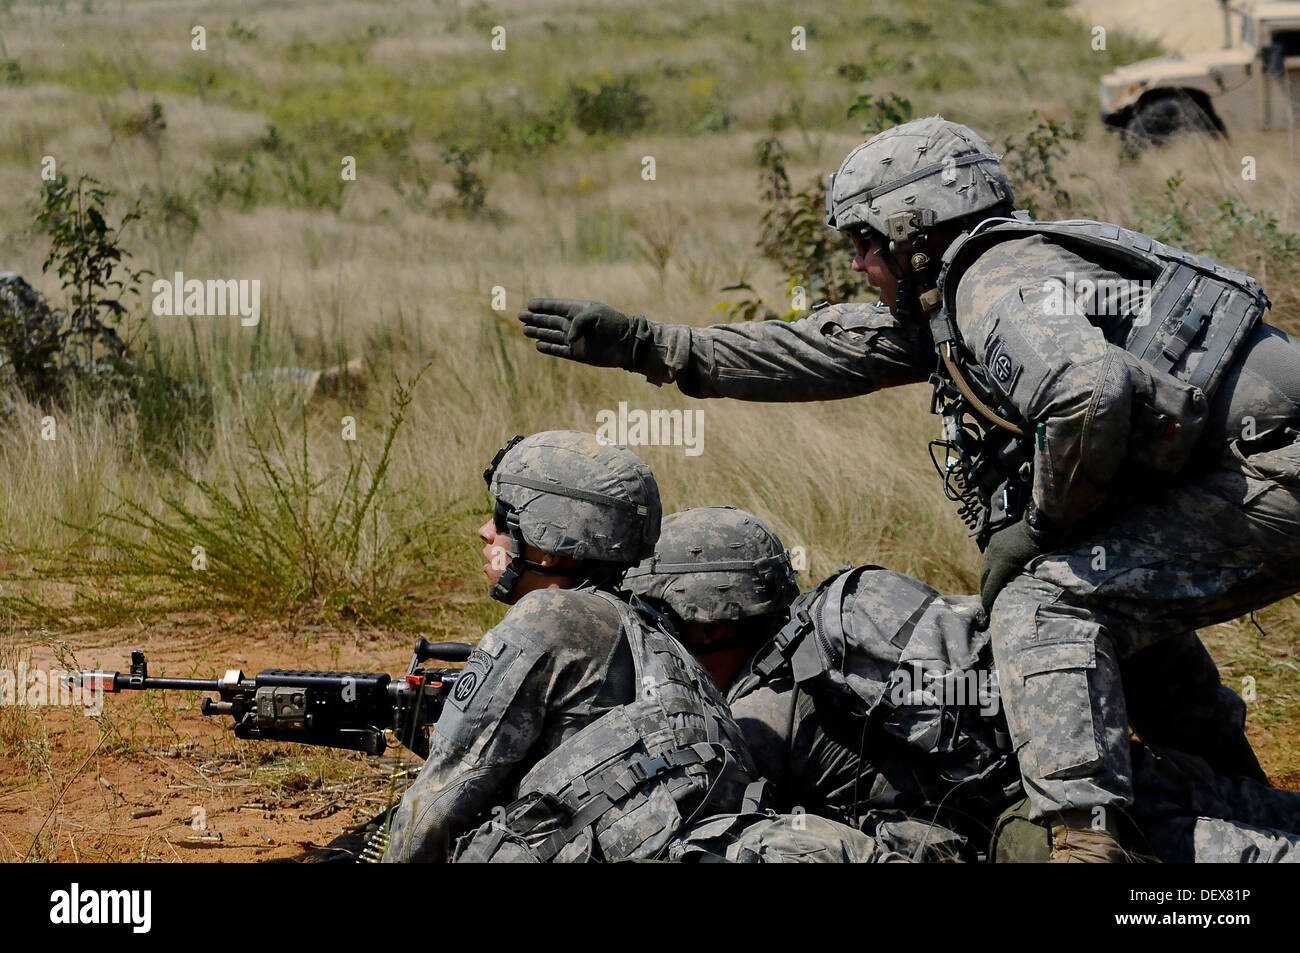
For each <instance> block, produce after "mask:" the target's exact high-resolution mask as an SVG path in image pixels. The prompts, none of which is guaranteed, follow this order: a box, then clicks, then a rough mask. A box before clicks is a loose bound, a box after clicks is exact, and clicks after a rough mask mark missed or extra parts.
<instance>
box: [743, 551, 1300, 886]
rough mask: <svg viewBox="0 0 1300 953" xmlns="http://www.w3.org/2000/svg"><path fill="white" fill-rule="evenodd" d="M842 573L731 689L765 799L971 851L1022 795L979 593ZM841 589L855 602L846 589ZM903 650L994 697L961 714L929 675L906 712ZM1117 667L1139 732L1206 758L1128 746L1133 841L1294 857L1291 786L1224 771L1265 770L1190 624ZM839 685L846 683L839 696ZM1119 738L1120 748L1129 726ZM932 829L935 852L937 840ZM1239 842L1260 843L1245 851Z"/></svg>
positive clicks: (1219, 855) (1159, 848)
mask: <svg viewBox="0 0 1300 953" xmlns="http://www.w3.org/2000/svg"><path fill="white" fill-rule="evenodd" d="M839 578H840V579H843V580H847V581H849V583H850V585H847V586H842V587H837V586H835V585H833V584H832V585H828V586H824V587H822V588H820V589H819V590H817V591H816V592H815V593H814V594H813V601H812V603H804V602H803V600H800V601H799V602H797V603H796V610H797V609H798V608H804V609H805V611H806V613H807V616H808V618H809V619H810V620H814V621H815V623H816V626H817V631H813V630H805V631H804V632H803V633H801V634H800V635H799V636H798V637H797V641H796V642H795V643H794V644H793V645H792V646H791V647H790V649H789V650H787V653H786V655H788V657H789V659H790V662H789V663H788V664H786V665H783V666H781V667H780V668H777V669H776V670H773V671H770V672H769V673H767V674H763V673H761V672H760V671H758V669H759V668H760V667H761V666H762V664H763V659H764V658H765V656H766V655H767V651H766V650H760V651H759V652H757V653H756V654H755V656H754V657H753V659H751V661H750V662H749V663H748V664H747V666H746V669H745V671H744V672H743V674H742V675H741V677H740V678H739V679H738V680H737V681H736V683H735V684H734V685H733V687H732V690H731V692H730V693H729V701H730V702H731V706H732V711H733V712H734V713H735V716H736V719H737V722H738V724H739V725H740V727H741V730H742V731H743V732H744V733H745V736H746V739H747V741H748V746H749V749H750V751H751V753H752V754H753V756H754V759H755V763H756V766H757V770H758V771H759V772H760V773H762V774H764V775H765V776H766V777H767V778H768V779H769V781H770V782H771V786H772V802H773V805H774V807H775V808H776V809H777V810H785V811H789V810H793V809H794V807H796V806H801V807H802V808H803V809H805V810H808V811H809V812H811V813H813V814H824V815H825V816H827V817H829V818H835V819H838V820H840V821H843V822H845V823H848V824H851V825H853V826H855V827H860V828H862V829H864V830H866V831H868V832H870V833H872V834H873V835H874V840H875V841H876V842H877V843H878V844H881V845H883V846H885V847H887V848H889V849H892V850H895V851H898V852H901V853H904V854H905V855H907V856H916V857H917V858H918V859H960V860H972V859H975V856H976V855H977V854H978V853H979V852H980V851H982V850H983V849H984V847H985V845H986V844H987V841H988V835H989V833H990V832H991V831H992V829H993V826H994V822H995V820H996V819H997V817H998V816H999V814H1000V813H1001V812H1002V811H1004V810H1006V809H1007V808H1009V807H1010V806H1011V805H1012V804H1014V803H1015V802H1016V801H1017V800H1019V799H1020V798H1021V797H1022V796H1023V791H1022V788H1021V785H1020V783H1019V778H1018V776H1017V774H1016V773H1015V772H1014V770H1013V771H1012V772H1010V773H1005V772H1001V771H999V766H998V765H997V764H996V762H995V763H993V766H992V770H990V762H989V760H988V758H989V742H988V739H989V738H990V737H996V736H997V735H998V734H999V733H1001V732H1003V731H1005V724H1004V722H1003V719H1002V715H1001V711H1000V705H999V704H998V700H999V698H998V692H999V691H1000V689H999V685H1000V680H999V678H998V677H997V674H996V670H995V669H994V668H993V667H992V666H991V664H990V662H989V660H988V656H987V654H986V653H985V652H984V651H983V650H982V648H981V647H982V646H986V643H987V636H986V635H984V634H982V633H979V632H976V631H974V630H973V627H972V621H973V618H974V614H975V612H974V610H975V607H976V606H977V605H978V600H977V598H976V597H974V596H942V597H939V598H938V599H934V600H933V601H925V600H921V602H920V603H918V592H919V591H920V590H923V589H925V588H928V587H924V586H923V584H921V583H919V582H917V581H916V580H912V579H910V578H909V577H906V576H903V575H902V574H899V573H893V572H890V571H888V570H883V569H877V568H874V567H864V568H862V569H858V570H853V571H851V572H849V573H845V574H843V575H842V576H840V577H839ZM846 589H847V590H849V592H850V593H851V595H852V598H848V599H846V598H845V590H846ZM931 592H933V590H931ZM918 604H923V605H924V606H925V609H924V611H923V613H921V614H920V615H919V616H918V617H917V618H916V620H915V621H916V625H915V628H914V629H913V630H911V632H910V634H905V635H904V637H903V638H899V637H898V633H899V630H900V629H901V628H902V622H901V621H900V620H906V619H909V618H912V614H913V613H915V611H916V607H917V606H918ZM846 613H847V614H848V616H849V618H848V619H846V618H844V616H845V614H846ZM837 617H838V618H837ZM819 632H820V633H822V634H824V635H826V638H824V639H823V638H819V637H818V633H819ZM845 633H848V636H847V637H846V635H845ZM900 641H901V642H902V643H903V648H902V649H901V650H900V649H899V648H898V647H897V646H896V644H895V643H896V642H900ZM913 641H916V642H917V645H916V646H915V647H914V646H912V642H913ZM827 643H829V644H831V645H836V644H839V645H843V646H847V647H849V651H848V653H846V655H847V657H845V658H843V659H841V660H840V661H839V662H838V665H839V666H840V667H842V669H843V671H844V672H846V673H848V676H849V677H848V679H847V680H846V681H845V682H844V683H841V684H840V685H838V686H835V687H834V689H833V690H832V691H829V692H828V691H825V688H826V687H827V684H828V683H827V681H826V679H825V678H824V676H823V675H821V674H819V669H823V668H824V667H825V666H826V664H828V662H827V660H826V659H825V657H824V656H823V654H822V653H823V652H825V649H824V648H820V647H819V646H820V645H824V644H827ZM905 658H906V659H909V660H910V659H927V660H930V661H929V662H928V663H927V664H928V666H929V670H930V671H931V672H934V673H935V674H938V673H940V672H941V671H943V670H945V669H946V670H947V671H948V672H949V673H950V674H949V679H950V680H951V678H952V677H954V676H955V675H957V674H959V673H960V672H961V670H962V669H963V668H964V669H965V670H966V671H971V670H974V671H975V672H976V673H977V674H978V673H980V672H982V673H984V675H985V676H986V677H985V678H983V679H982V680H980V679H977V680H976V684H982V685H984V686H987V687H988V688H989V689H990V690H991V692H992V693H993V697H989V696H987V695H986V696H984V697H983V698H982V702H983V704H982V708H983V711H981V710H979V709H977V708H975V707H973V706H969V707H967V709H966V710H965V712H966V713H965V715H957V716H956V717H955V718H953V717H947V716H949V715H952V714H953V713H954V712H960V711H961V710H962V709H961V708H960V706H953V705H951V699H952V698H954V697H956V696H955V695H949V696H947V697H946V698H945V696H944V695H943V694H942V688H941V686H942V684H943V683H942V681H940V680H927V681H925V685H926V686H927V687H929V688H930V697H927V693H925V692H917V693H914V694H912V695H911V696H910V697H907V698H906V703H905V705H904V706H901V708H900V707H899V706H895V705H891V704H890V703H889V702H888V701H887V699H888V698H889V696H890V694H892V693H891V692H890V691H889V686H890V685H891V684H899V683H900V682H901V683H905V684H909V685H911V684H915V683H916V678H917V677H916V674H915V673H916V669H915V668H914V667H913V666H912V665H911V664H910V662H908V663H904V662H902V661H901V660H902V659H905ZM1122 671H1123V675H1124V682H1125V685H1127V686H1128V687H1129V689H1130V690H1131V691H1133V692H1135V693H1137V694H1139V695H1143V696H1145V695H1150V697H1151V699H1152V700H1153V701H1154V702H1155V704H1150V705H1146V706H1140V707H1138V708H1137V709H1136V710H1135V712H1134V714H1135V716H1136V717H1135V718H1134V721H1133V725H1134V727H1135V728H1137V730H1138V731H1140V732H1141V733H1142V735H1143V737H1144V738H1145V739H1146V741H1147V742H1152V743H1159V744H1161V745H1168V744H1178V745H1181V746H1183V747H1185V748H1186V749H1188V751H1189V752H1196V753H1197V754H1204V755H1205V757H1204V758H1202V757H1198V756H1197V755H1196V754H1191V753H1185V752H1174V751H1172V750H1170V749H1167V748H1163V747H1154V746H1153V745H1151V744H1135V745H1133V752H1134V753H1133V755H1132V757H1131V759H1126V764H1127V765H1129V766H1130V770H1131V771H1132V772H1133V774H1132V776H1131V778H1130V781H1131V786H1132V787H1133V789H1134V791H1135V792H1136V797H1135V802H1134V805H1133V807H1132V808H1130V809H1128V810H1129V812H1130V813H1131V815H1132V816H1133V818H1134V820H1135V821H1136V822H1137V824H1138V825H1139V826H1140V828H1141V830H1142V832H1143V834H1144V838H1145V839H1143V840H1142V841H1141V842H1140V843H1138V844H1135V845H1133V849H1135V850H1138V851H1140V852H1141V851H1145V852H1149V853H1154V854H1156V855H1157V856H1159V857H1161V858H1162V859H1164V860H1168V861H1191V860H1196V861H1198V862H1205V861H1225V862H1228V861H1235V860H1238V859H1243V858H1245V857H1246V856H1249V858H1251V859H1257V860H1262V859H1266V858H1270V857H1271V858H1274V859H1291V858H1292V857H1293V856H1297V855H1295V854H1293V853H1291V852H1290V851H1291V849H1290V848H1289V847H1287V845H1290V844H1292V843H1293V842H1294V841H1295V840H1296V839H1297V838H1300V794H1296V793H1293V792H1288V791H1279V790H1277V789H1275V788H1270V787H1268V786H1267V785H1266V784H1263V783H1260V781H1258V780H1255V779H1253V778H1249V777H1232V776H1229V775H1230V774H1235V775H1245V774H1254V775H1256V776H1257V777H1259V778H1262V777H1263V775H1262V772H1260V771H1259V768H1258V762H1257V761H1255V759H1254V754H1253V752H1251V751H1250V748H1249V744H1248V743H1247V742H1246V740H1245V736H1244V706H1243V704H1242V702H1241V700H1240V698H1238V697H1237V696H1236V695H1235V693H1233V692H1232V691H1231V690H1230V689H1227V688H1226V687H1225V686H1223V685H1222V684H1221V683H1220V682H1219V677H1218V670H1217V668H1216V667H1215V665H1214V662H1213V660H1212V659H1211V658H1210V656H1209V654H1208V653H1207V652H1206V651H1205V648H1204V646H1203V645H1202V644H1201V642H1200V640H1199V639H1197V638H1196V636H1195V634H1194V633H1184V634H1183V635H1181V636H1179V637H1175V638H1171V639H1168V640H1165V641H1163V642H1160V643H1157V644H1156V645H1155V646H1153V647H1152V648H1150V649H1147V650H1146V651H1144V652H1140V653H1137V654H1135V655H1134V656H1132V657H1131V658H1130V659H1129V660H1128V661H1127V662H1126V663H1125V665H1124V666H1123V668H1122ZM848 685H852V686H853V687H854V689H855V690H854V691H853V692H846V691H845V690H844V689H845V688H846V687H847V686H848ZM1179 686H1182V691H1183V692H1184V693H1185V694H1186V695H1187V696H1188V697H1187V698H1185V699H1182V700H1181V704H1180V706H1179V707H1178V708H1169V707H1166V706H1164V705H1162V704H1160V703H1159V702H1160V701H1163V700H1165V698H1167V697H1168V696H1170V695H1173V694H1175V693H1177V692H1178V691H1179ZM858 692H861V694H858ZM1115 692H1116V694H1118V693H1119V692H1120V687H1119V686H1116V687H1115ZM1162 693H1164V694H1163V696H1162ZM869 698H878V699H879V704H878V707H877V708H876V709H875V711H876V716H875V717H874V718H873V719H870V720H866V721H865V723H864V719H863V717H862V713H863V711H864V705H863V700H864V699H869ZM936 728H937V730H935V729H936ZM1124 743H1125V746H1126V749H1127V747H1128V744H1129V742H1128V740H1127V733H1126V736H1125V742H1124ZM927 745H928V747H927ZM1206 759H1209V760H1206ZM1211 762H1213V764H1214V767H1211ZM1116 809H1117V810H1125V808H1122V807H1117V808H1116ZM909 818H910V819H909ZM916 825H921V827H922V829H923V830H926V831H928V832H929V836H930V839H931V843H927V844H926V846H925V848H924V850H921V851H920V852H918V850H917V843H918V842H917V840H916V838H914V837H913V838H907V837H903V836H900V832H899V831H898V830H895V831H894V832H893V834H892V835H891V834H890V833H889V831H890V829H891V828H896V829H897V828H900V827H909V826H910V827H911V828H915V827H916ZM1256 829H1258V830H1256ZM1194 834H1195V837H1193V835H1194ZM939 835H942V838H943V839H942V840H941V841H940V843H941V844H942V845H943V846H942V848H940V847H938V846H937V845H935V844H934V843H933V841H934V839H935V838H936V837H938V836H939ZM1242 845H1254V850H1253V852H1252V851H1250V850H1245V848H1243V846H1242ZM1279 845H1281V846H1279ZM1282 848H1286V849H1282ZM935 854H937V855H938V856H937V857H936V856H934V855H935Z"/></svg>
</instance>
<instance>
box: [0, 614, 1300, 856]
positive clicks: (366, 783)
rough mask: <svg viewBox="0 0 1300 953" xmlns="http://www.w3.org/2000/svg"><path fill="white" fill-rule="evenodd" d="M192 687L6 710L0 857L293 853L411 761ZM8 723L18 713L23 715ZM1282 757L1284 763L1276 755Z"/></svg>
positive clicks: (154, 632)
mask: <svg viewBox="0 0 1300 953" xmlns="http://www.w3.org/2000/svg"><path fill="white" fill-rule="evenodd" d="M69 638H70V639H71V640H72V642H73V645H74V647H75V651H76V659H77V662H78V664H79V666H80V667H82V668H87V669H106V670H116V671H126V670H127V669H128V668H129V665H130V650H131V649H132V648H135V647H138V648H143V649H144V650H145V652H146V655H147V657H148V661H149V672H150V674H151V675H164V674H165V675H171V676H181V677H196V678H211V677H216V676H218V675H220V674H221V673H222V672H223V671H224V670H225V669H226V668H227V667H237V668H242V669H243V670H244V672H245V673H246V674H252V673H254V672H257V671H259V670H261V669H264V668H304V669H307V668H314V669H337V670H350V671H377V670H382V671H388V672H390V673H396V672H400V671H402V670H404V669H405V666H406V664H407V662H408V661H409V658H410V652H409V648H410V645H411V643H412V641H413V639H412V638H411V637H409V636H407V635H404V634H399V633H385V634H374V633H372V634H357V633H345V632H339V631H329V630H310V629H308V630H304V629H298V630H297V631H294V632H286V631H284V630H283V629H278V628H273V627H271V626H267V625H259V626H252V627H250V626H247V625H244V626H242V627H238V626H234V625H233V624H224V625H223V624H214V623H213V622H211V621H210V620H202V619H185V618H182V619H172V620H169V621H167V622H164V623H161V624H156V625H151V626H149V627H147V628H146V629H144V630H143V631H141V630H139V629H138V628H125V627H119V628H115V629H106V630H102V631H97V632H92V633H85V634H81V635H77V636H74V637H69ZM24 651H25V652H27V655H26V656H25V657H26V658H27V659H28V660H29V661H28V664H29V666H34V667H40V668H43V669H48V668H51V667H59V665H60V663H59V659H60V658H63V659H66V656H65V655H63V654H62V650H61V648H60V646H59V645H58V643H57V642H53V643H50V642H47V643H44V644H41V643H40V642H39V641H38V642H36V643H24ZM202 697H204V696H203V695H200V694H194V695H187V694H185V693H181V692H175V691H168V692H151V693H149V694H148V695H147V696H146V695H145V694H143V693H136V692H124V693H118V694H110V695H106V696H105V697H104V714H103V716H102V717H99V718H95V717H88V716H86V715H85V714H83V713H82V712H81V710H80V709H75V708H68V707H63V708H57V707H45V708H41V709H35V708H26V709H24V708H11V709H9V710H8V711H7V712H4V713H3V715H4V718H5V719H6V721H5V722H4V723H3V725H0V728H3V730H4V733H5V740H7V741H8V742H9V743H8V744H6V745H0V751H4V752H5V753H4V755H3V756H0V861H15V860H23V859H28V860H44V861H127V862H131V861H135V862H176V861H201V862H217V863H223V862H232V861H259V860H267V859H272V858H288V857H294V856H300V855H302V854H303V853H304V852H305V851H308V850H312V849H314V848H319V847H323V846H324V845H325V844H327V843H328V842H329V841H330V840H331V839H333V838H334V837H335V836H336V835H338V834H340V833H343V832H344V831H345V830H347V829H349V828H351V827H353V826H355V825H357V824H360V823H363V822H365V821H367V820H369V819H370V818H372V817H374V816H375V815H376V814H377V813H379V812H380V811H382V810H383V809H384V808H385V807H387V806H388V805H389V804H391V803H395V802H396V800H397V799H398V798H399V797H400V796H401V792H402V791H403V790H404V789H405V787H406V785H407V784H408V783H409V782H410V780H411V778H413V777H414V774H415V773H417V772H418V770H419V764H420V762H419V761H418V759H416V758H415V757H414V756H413V755H411V754H410V753H409V752H407V751H406V750H405V749H402V748H390V749H389V751H388V752H386V753H385V756H384V757H381V758H379V759H374V758H368V757H366V756H365V755H362V754H359V753H351V752H342V751H335V750H331V749H324V748H311V747H308V746H304V745H291V744H270V743H265V742H248V741H241V740H239V739H236V738H235V737H234V736H233V735H231V734H230V732H229V730H228V726H229V724H230V719H229V718H205V717H203V716H202V715H201V714H200V713H199V702H200V699H201V698H202ZM22 719H25V721H23V720H22ZM1249 734H1250V737H1251V740H1252V743H1253V744H1255V746H1256V748H1257V750H1258V751H1259V754H1260V757H1261V760H1262V761H1263V763H1264V766H1265V768H1266V769H1268V770H1270V773H1271V774H1272V776H1273V780H1274V782H1275V783H1276V784H1278V785H1279V786H1281V787H1287V788H1291V789H1300V773H1296V772H1294V771H1290V770H1289V769H1286V768H1283V769H1282V770H1279V768H1280V767H1281V764H1282V763H1286V762H1289V761H1290V760H1291V759H1289V758H1286V757H1285V753H1288V752H1293V751H1295V750H1296V748H1297V746H1300V729H1294V728H1293V727H1292V726H1291V725H1288V724H1278V723H1273V724H1271V725H1269V726H1267V727H1261V725H1260V723H1259V722H1258V721H1256V722H1252V724H1251V727H1250V729H1249ZM1284 759H1285V760H1284Z"/></svg>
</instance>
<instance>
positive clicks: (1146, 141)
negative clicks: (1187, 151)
mask: <svg viewBox="0 0 1300 953" xmlns="http://www.w3.org/2000/svg"><path fill="white" fill-rule="evenodd" d="M1218 131H1219V127H1218V125H1216V124H1215V122H1214V120H1213V119H1212V118H1211V117H1210V116H1208V115H1206V113H1205V110H1204V109H1202V108H1201V107H1200V106H1198V105H1197V104H1196V102H1195V100H1193V99H1192V98H1191V97H1190V96H1187V95H1186V94H1183V93H1173V94H1170V95H1167V96H1159V97H1155V98H1152V99H1147V100H1144V101H1143V102H1142V103H1140V104H1139V105H1138V107H1137V110H1136V111H1135V112H1134V113H1133V118H1131V119H1130V120H1129V121H1128V124H1127V125H1126V126H1125V127H1124V144H1125V145H1126V146H1127V147H1128V148H1129V149H1130V150H1133V151H1136V150H1139V149H1145V148H1149V147H1151V146H1162V145H1164V144H1165V143H1167V142H1168V141H1169V140H1170V139H1173V138H1174V137H1175V136H1177V135H1180V134H1182V133H1185V132H1200V133H1209V134H1214V133H1217V132H1218Z"/></svg>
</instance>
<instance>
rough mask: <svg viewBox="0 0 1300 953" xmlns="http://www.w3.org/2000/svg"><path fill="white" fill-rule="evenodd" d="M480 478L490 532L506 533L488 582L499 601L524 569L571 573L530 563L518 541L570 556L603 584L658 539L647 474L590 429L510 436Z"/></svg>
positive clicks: (654, 495) (655, 493)
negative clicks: (499, 564) (489, 503)
mask: <svg viewBox="0 0 1300 953" xmlns="http://www.w3.org/2000/svg"><path fill="white" fill-rule="evenodd" d="M483 479H484V481H485V482H486V483H487V485H488V491H489V492H490V493H491V494H492V496H493V497H495V499H496V511H495V513H494V517H493V518H494V520H495V521H496V524H497V529H498V530H499V531H500V532H504V533H508V534H509V536H510V552H509V555H510V564H509V565H508V566H507V567H506V571H505V572H504V573H502V575H501V578H500V579H499V580H497V582H496V584H495V585H494V586H493V587H492V596H493V598H495V599H499V600H501V601H502V602H507V601H509V598H510V593H511V591H512V590H513V589H514V587H515V584H516V583H517V582H518V580H519V577H520V576H521V575H522V574H523V573H524V572H525V571H529V570H531V571H533V572H537V573H541V574H543V575H565V576H571V575H574V570H573V569H572V568H569V569H553V568H550V567H546V566H541V565H538V564H537V563H534V562H530V561H529V560H527V559H526V558H525V556H524V552H525V550H524V547H525V545H530V546H535V547H537V548H538V549H540V550H542V551H543V552H546V553H552V554H554V555H556V556H570V557H572V558H573V559H576V560H577V561H578V562H579V563H580V564H581V566H582V570H581V572H580V573H579V574H580V575H583V576H585V577H586V578H588V579H591V580H593V581H597V582H606V581H612V580H617V579H618V578H619V577H621V576H622V574H623V573H624V572H625V571H626V569H627V568H628V567H629V566H632V565H635V564H636V563H637V562H639V561H640V560H642V559H644V558H645V557H647V556H649V555H650V554H651V553H652V552H653V551H654V545H655V542H656V540H658V539H659V520H660V504H659V486H658V484H657V483H656V482H655V478H654V474H653V473H651V472H650V468H649V467H648V466H646V464H645V463H643V462H642V461H641V460H640V458H638V457H637V456H636V454H634V453H632V452H631V451H630V450H628V449H626V448H624V447H619V446H614V445H611V444H607V443H602V442H601V441H599V440H597V438H596V437H595V435H593V434H589V433H580V432H578V431H574V430H548V431H545V432H543V433H537V434H533V435H532V436H530V437H524V436H516V437H513V438H511V440H510V441H509V442H508V443H507V444H506V445H505V446H504V447H502V448H501V449H500V450H499V451H497V454H496V456H495V457H493V458H492V463H491V464H490V465H489V466H488V468H487V469H486V470H484V471H483Z"/></svg>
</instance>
